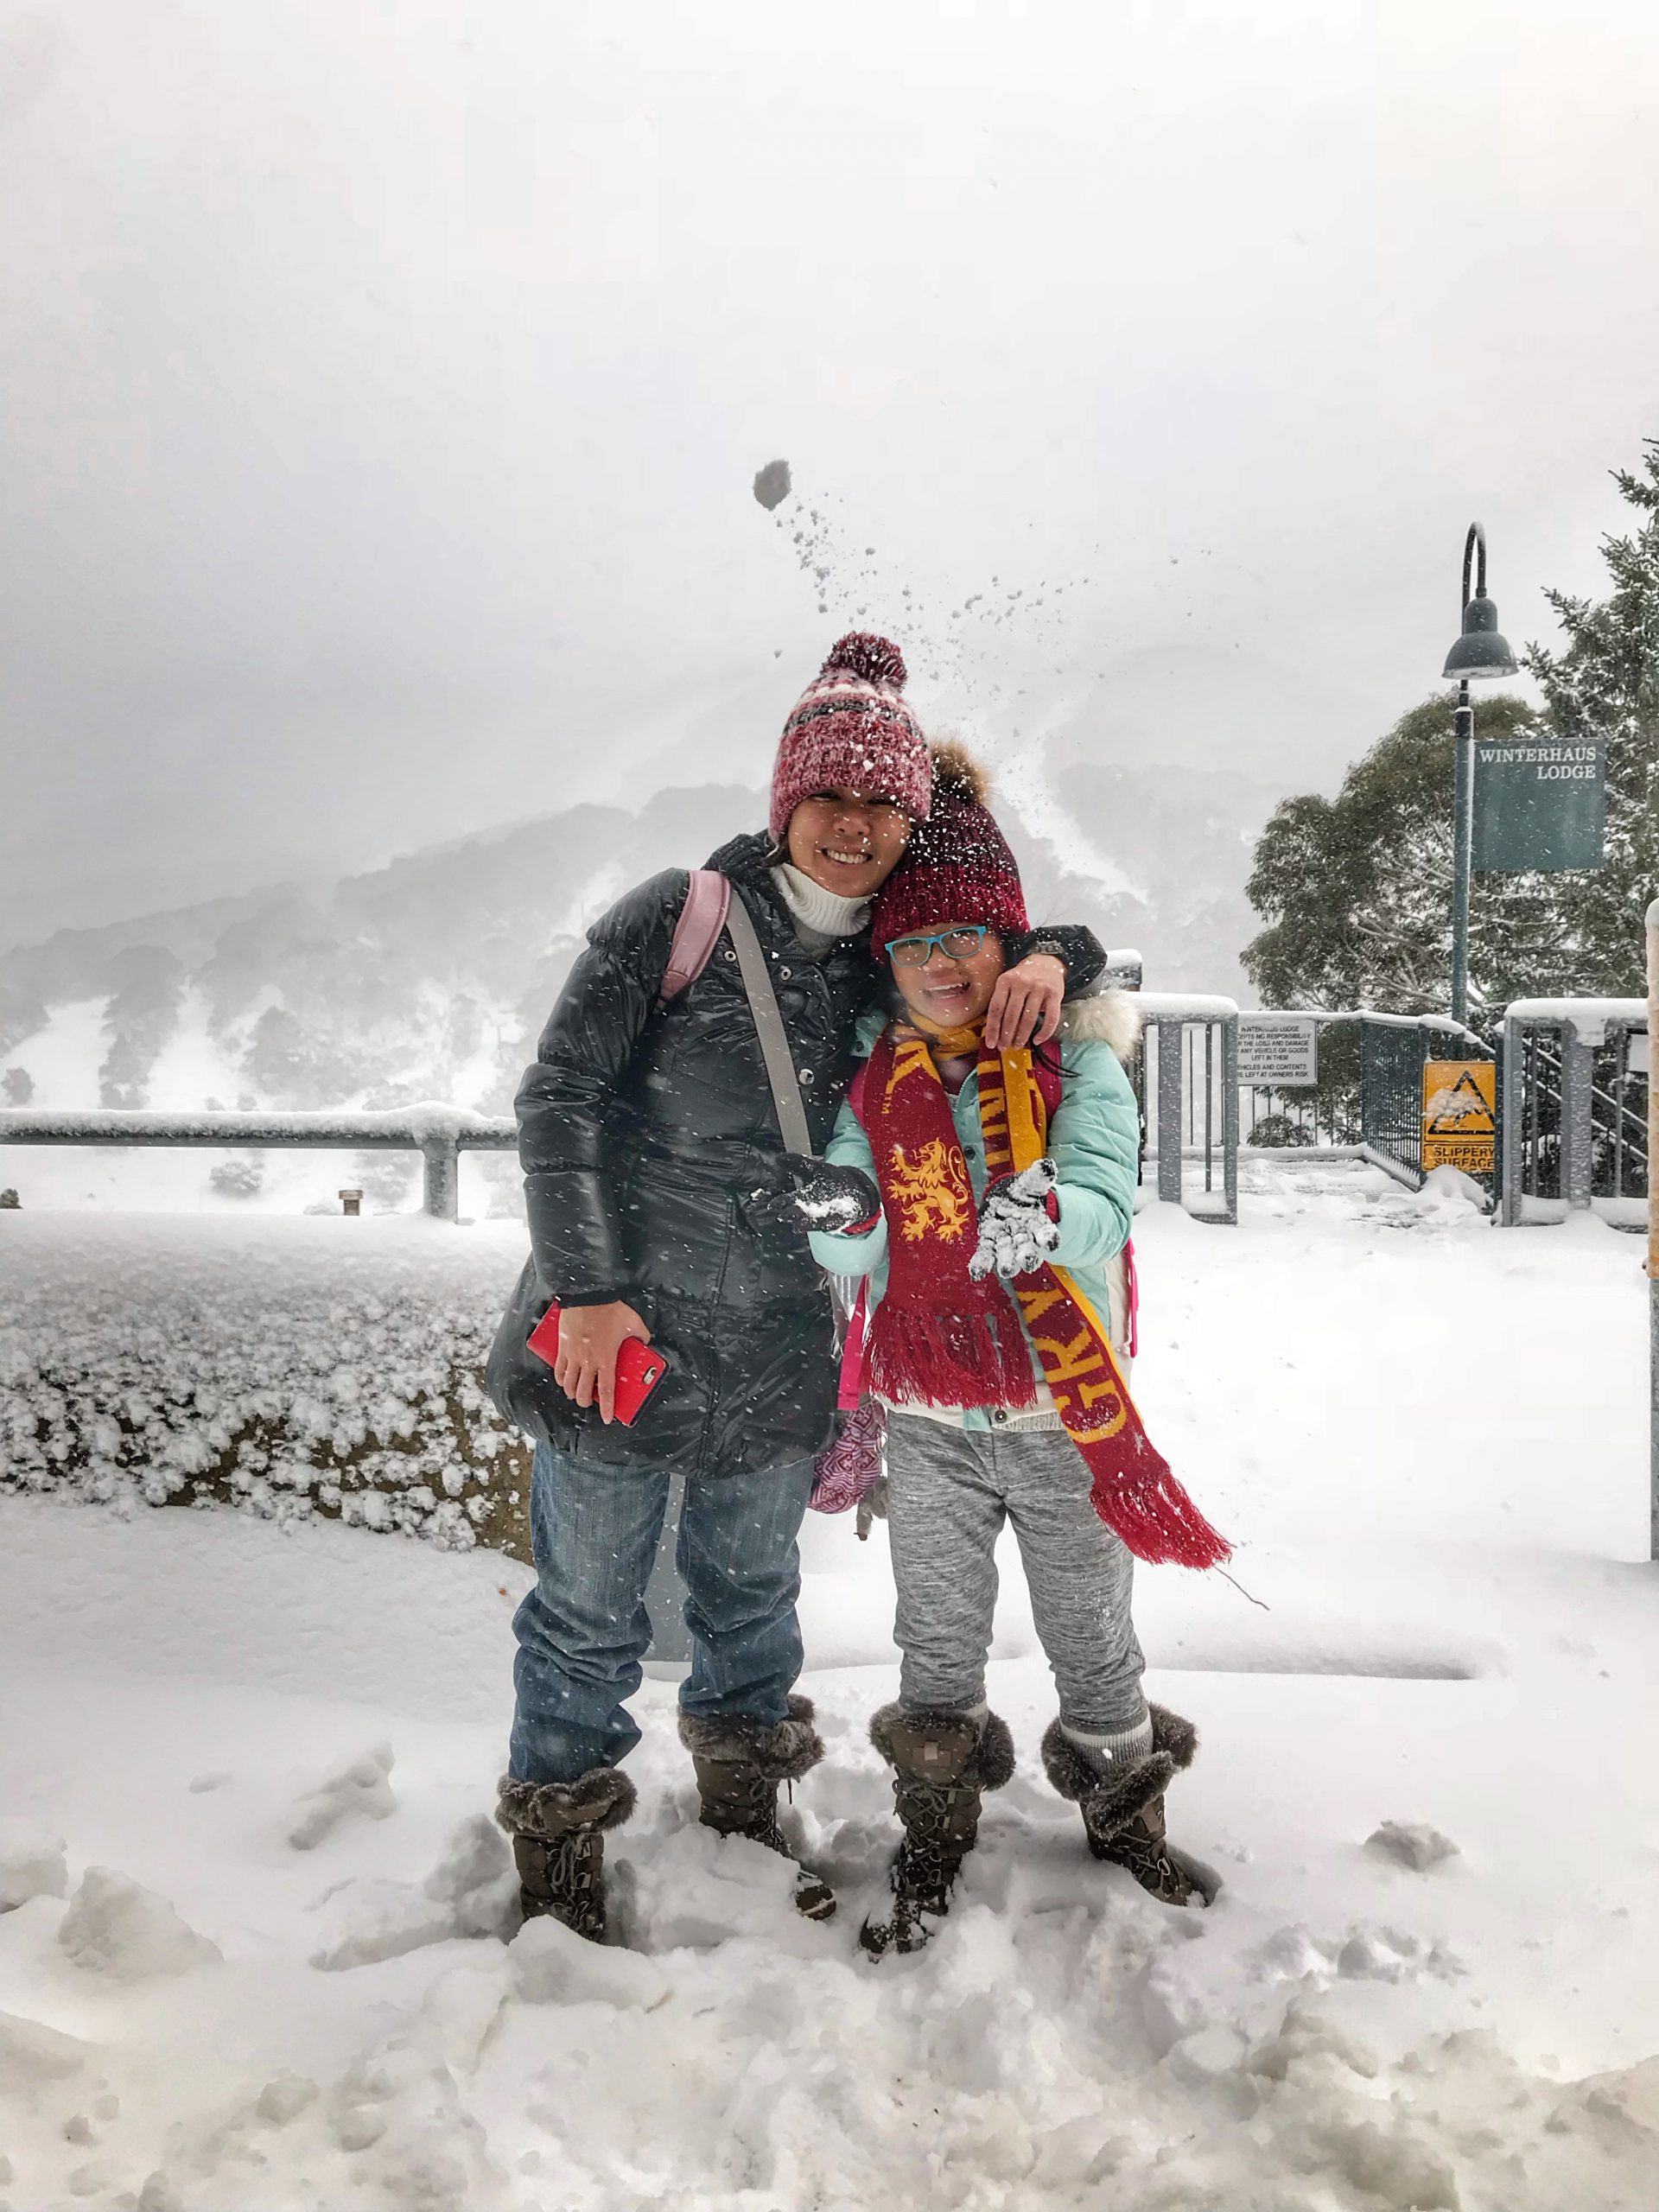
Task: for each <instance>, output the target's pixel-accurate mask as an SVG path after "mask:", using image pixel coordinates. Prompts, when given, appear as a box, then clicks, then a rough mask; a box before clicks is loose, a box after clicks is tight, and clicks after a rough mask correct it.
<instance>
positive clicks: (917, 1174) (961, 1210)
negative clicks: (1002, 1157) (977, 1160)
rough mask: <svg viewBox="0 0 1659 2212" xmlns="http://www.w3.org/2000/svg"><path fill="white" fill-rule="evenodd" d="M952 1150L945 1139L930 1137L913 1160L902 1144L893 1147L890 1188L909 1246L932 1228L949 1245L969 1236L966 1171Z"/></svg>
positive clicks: (969, 1209) (969, 1210)
mask: <svg viewBox="0 0 1659 2212" xmlns="http://www.w3.org/2000/svg"><path fill="white" fill-rule="evenodd" d="M952 1150H953V1148H952V1147H950V1146H948V1145H946V1143H945V1141H944V1138H943V1137H932V1138H930V1140H929V1141H928V1142H927V1143H926V1144H925V1145H924V1146H923V1147H921V1149H920V1151H919V1152H918V1153H917V1154H916V1155H915V1157H914V1158H913V1159H912V1158H911V1157H910V1156H909V1155H907V1154H906V1151H905V1147H903V1146H902V1145H895V1146H894V1147H893V1169H892V1173H891V1177H890V1180H889V1185H888V1189H889V1194H890V1196H891V1197H892V1198H893V1201H894V1203H895V1205H897V1206H898V1208H899V1212H900V1213H901V1214H902V1215H903V1216H904V1235H905V1239H906V1243H911V1244H913V1243H916V1242H917V1241H918V1239H919V1238H921V1237H924V1236H926V1235H927V1233H928V1230H929V1228H930V1227H931V1229H932V1230H933V1231H934V1233H935V1235H936V1236H940V1237H943V1238H944V1242H945V1243H948V1244H954V1243H957V1240H958V1239H959V1238H960V1237H963V1236H966V1235H967V1233H968V1224H969V1215H970V1212H971V1208H970V1206H969V1185H968V1177H967V1170H966V1167H965V1166H964V1165H963V1164H960V1163H959V1161H958V1160H957V1159H955V1158H953V1157H952Z"/></svg>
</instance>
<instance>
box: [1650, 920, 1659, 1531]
mask: <svg viewBox="0 0 1659 2212" xmlns="http://www.w3.org/2000/svg"><path fill="white" fill-rule="evenodd" d="M1656 1037H1659V899H1655V900H1654V902H1653V904H1652V906H1649V909H1648V1389H1649V1400H1650V1404H1649V1415H1648V1557H1649V1559H1659V1198H1656V1196H1655V1194H1654V1182H1655V1179H1656V1169H1659V1086H1656V1084H1655V1083H1654V1080H1653V1075H1654V1068H1653V1046H1654V1039H1656Z"/></svg>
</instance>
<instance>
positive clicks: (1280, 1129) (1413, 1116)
mask: <svg viewBox="0 0 1659 2212" xmlns="http://www.w3.org/2000/svg"><path fill="white" fill-rule="evenodd" d="M1245 1018H1246V1020H1249V1022H1251V1023H1253V1024H1254V1023H1261V1024H1263V1025H1264V1026H1272V1025H1275V1024H1282V1025H1284V1026H1286V1027H1289V1026H1292V1025H1294V1024H1297V1023H1305V1022H1312V1023H1313V1026H1314V1028H1315V1032H1316V1034H1317V1038H1318V1052H1319V1064H1318V1077H1317V1080H1316V1081H1315V1082H1313V1083H1312V1084H1306V1085H1298V1086H1295V1087H1291V1086H1279V1085H1274V1084H1266V1083H1247V1084H1244V1085H1243V1090H1242V1093H1241V1103H1242V1105H1243V1122H1244V1130H1245V1135H1244V1141H1245V1145H1246V1147H1247V1148H1248V1149H1251V1150H1263V1151H1266V1150H1274V1151H1277V1150H1284V1149H1291V1150H1298V1151H1306V1152H1312V1153H1325V1154H1327V1155H1330V1154H1335V1155H1337V1156H1339V1157H1350V1158H1352V1157H1357V1158H1360V1159H1363V1160H1370V1162H1371V1164H1372V1165H1373V1166H1377V1167H1381V1168H1383V1169H1384V1170H1385V1171H1386V1172H1387V1173H1389V1174H1391V1175H1393V1176H1395V1177H1396V1178H1397V1179H1398V1180H1400V1181H1402V1182H1403V1183H1408V1184H1409V1185H1412V1186H1413V1187H1415V1186H1416V1185H1418V1184H1420V1183H1421V1181H1422V1179H1423V1070H1424V1068H1425V1066H1426V1065H1427V1063H1428V1062H1429V1061H1430V1060H1436V1059H1476V1060H1489V1059H1491V1058H1492V1057H1493V1055H1492V1050H1491V1046H1489V1045H1488V1044H1487V1043H1486V1041H1485V1039H1484V1038H1482V1037H1479V1036H1478V1035H1477V1034H1476V1033H1475V1032H1474V1031H1473V1030H1472V1029H1469V1028H1466V1027H1465V1026H1464V1024H1463V1023H1462V1022H1459V1021H1452V1020H1450V1019H1449V1018H1448V1017H1447V1016H1446V1015H1444V1014H1378V1013H1376V1012H1375V1011H1374V1010H1373V1009H1372V1008H1370V1007H1344V1008H1334V1009H1319V1010H1308V1009H1299V1010H1294V1011H1292V1010H1274V1011H1269V1012H1265V1013H1260V1014H1256V1013H1252V1014H1249V1015H1247V1016H1246V1017H1245Z"/></svg>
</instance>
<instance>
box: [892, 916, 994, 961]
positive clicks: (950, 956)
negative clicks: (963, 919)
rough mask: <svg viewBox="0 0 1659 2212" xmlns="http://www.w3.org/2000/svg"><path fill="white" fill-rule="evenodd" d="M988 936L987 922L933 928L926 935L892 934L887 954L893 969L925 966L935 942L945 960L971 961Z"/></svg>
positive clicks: (931, 954) (988, 926)
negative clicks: (949, 927)
mask: <svg viewBox="0 0 1659 2212" xmlns="http://www.w3.org/2000/svg"><path fill="white" fill-rule="evenodd" d="M989 935H990V924H989V923H988V922H967V923H964V924H963V926H962V928H960V929H956V930H934V931H932V932H931V934H930V935H928V936H926V937H895V938H889V939H888V941H887V957H888V959H889V960H891V961H892V963H893V966H894V967H895V968H925V967H926V965H927V963H928V962H929V961H930V960H931V958H932V957H933V948H934V946H935V945H936V944H937V945H938V948H939V950H940V951H941V952H942V953H943V954H944V957H945V958H946V959H947V960H971V959H972V958H973V957H974V955H975V954H976V952H977V951H978V950H979V948H980V946H981V945H982V944H984V942H985V940H986V938H988V936H989Z"/></svg>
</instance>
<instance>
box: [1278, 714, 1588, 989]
mask: <svg viewBox="0 0 1659 2212" xmlns="http://www.w3.org/2000/svg"><path fill="white" fill-rule="evenodd" d="M1476 714H1477V721H1476V728H1477V729H1478V732H1479V733H1480V734H1481V735H1483V736H1485V737H1510V736H1517V735H1520V734H1522V733H1524V732H1526V731H1528V730H1529V729H1531V728H1534V727H1535V722H1536V720H1537V718H1536V716H1535V715H1534V714H1533V713H1532V711H1531V709H1529V708H1528V707H1526V706H1525V705H1523V704H1522V702H1520V701H1519V700H1516V699H1511V698H1503V697H1498V698H1492V699H1485V700H1482V701H1481V702H1480V703H1479V705H1478V708H1477V709H1476ZM1452 745H1453V738H1452V706H1451V702H1450V700H1449V698H1447V697H1444V696H1443V697H1440V698H1435V699H1427V700H1425V701H1424V702H1423V703H1422V705H1421V706H1420V707H1414V708H1413V709H1411V711H1410V713H1409V714H1407V715H1402V717H1401V718H1400V720H1399V721H1398V722H1396V723H1395V727H1394V728H1393V729H1391V730H1390V731H1389V734H1388V735H1387V736H1386V737H1385V738H1383V739H1382V740H1381V741H1380V742H1379V743H1377V744H1376V745H1374V746H1373V747H1371V749H1370V752H1369V753H1366V755H1365V756H1364V758H1363V760H1359V761H1357V763H1356V764H1355V766H1353V767H1352V768H1351V769H1350V770H1349V772H1348V773H1347V775H1346V776H1345V777H1344V779H1343V784H1342V788H1341V790H1340V791H1338V794H1337V796H1336V798H1334V799H1326V798H1320V797H1319V795H1318V794H1317V793H1307V794H1306V795H1304V796H1302V797H1300V798H1289V799H1287V800H1285V802H1284V803H1283V804H1282V805H1281V806H1280V807H1279V808H1278V809H1277V810H1275V812H1274V815H1273V817H1272V819H1271V820H1270V821H1269V822H1268V826H1267V828H1266V829H1264V830H1263V831H1262V836H1261V840H1260V842H1258V844H1257V846H1256V849H1255V867H1254V868H1253V870H1252V872H1251V874H1250V880H1249V884H1248V885H1247V887H1246V888H1247V891H1248V893H1249V899H1250V903H1251V905H1252V906H1254V907H1255V910H1256V912H1258V913H1259V914H1260V915H1261V916H1262V918H1263V920H1264V921H1265V922H1266V923H1267V925H1268V926H1267V927H1266V928H1265V929H1264V930H1262V932H1261V934H1260V935H1259V936H1257V937H1255V938H1253V939H1252V940H1251V942H1250V943H1249V944H1248V945H1247V946H1246V947H1245V949H1244V966H1245V968H1246V969H1247V971H1248V972H1249V976H1250V980H1251V981H1252V982H1254V983H1255V987H1256V988H1257V989H1258V990H1259V991H1260V992H1261V994H1262V1000H1263V1002H1264V1003H1265V1004H1267V1005H1268V1006H1283V1007H1297V1006H1306V1007H1355V1006H1369V1007H1376V1009H1377V1011H1378V1012H1379V1013H1383V1014H1437V1013H1438V1014H1444V1013H1445V1012H1446V1002H1447V995H1448V993H1449V990H1450V979H1451V973H1452V773H1453V767H1452ZM1547 883H1548V878H1547V877H1543V876H1535V875H1526V876H1482V877H1478V878H1477V879H1476V887H1475V898H1474V900H1473V904H1472V909H1471V925H1470V963H1469V965H1470V984H1471V1000H1473V1001H1475V1003H1477V1004H1479V1003H1481V1002H1482V1001H1485V1002H1487V1003H1492V1004H1502V1002H1503V1000H1504V999H1506V998H1510V997H1516V996H1518V995H1520V994H1521V992H1522V990H1523V989H1533V990H1542V989H1544V988H1554V987H1555V986H1554V982H1553V980H1552V982H1551V983H1549V984H1546V982H1543V981H1541V980H1538V978H1539V976H1540V969H1541V964H1547V963H1548V961H1549V959H1550V957H1551V956H1550V943H1551V934H1552V925H1551V922H1550V918H1549V914H1548V893H1547V892H1546V891H1545V890H1543V889H1541V887H1542V886H1544V885H1546V884H1547Z"/></svg>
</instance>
